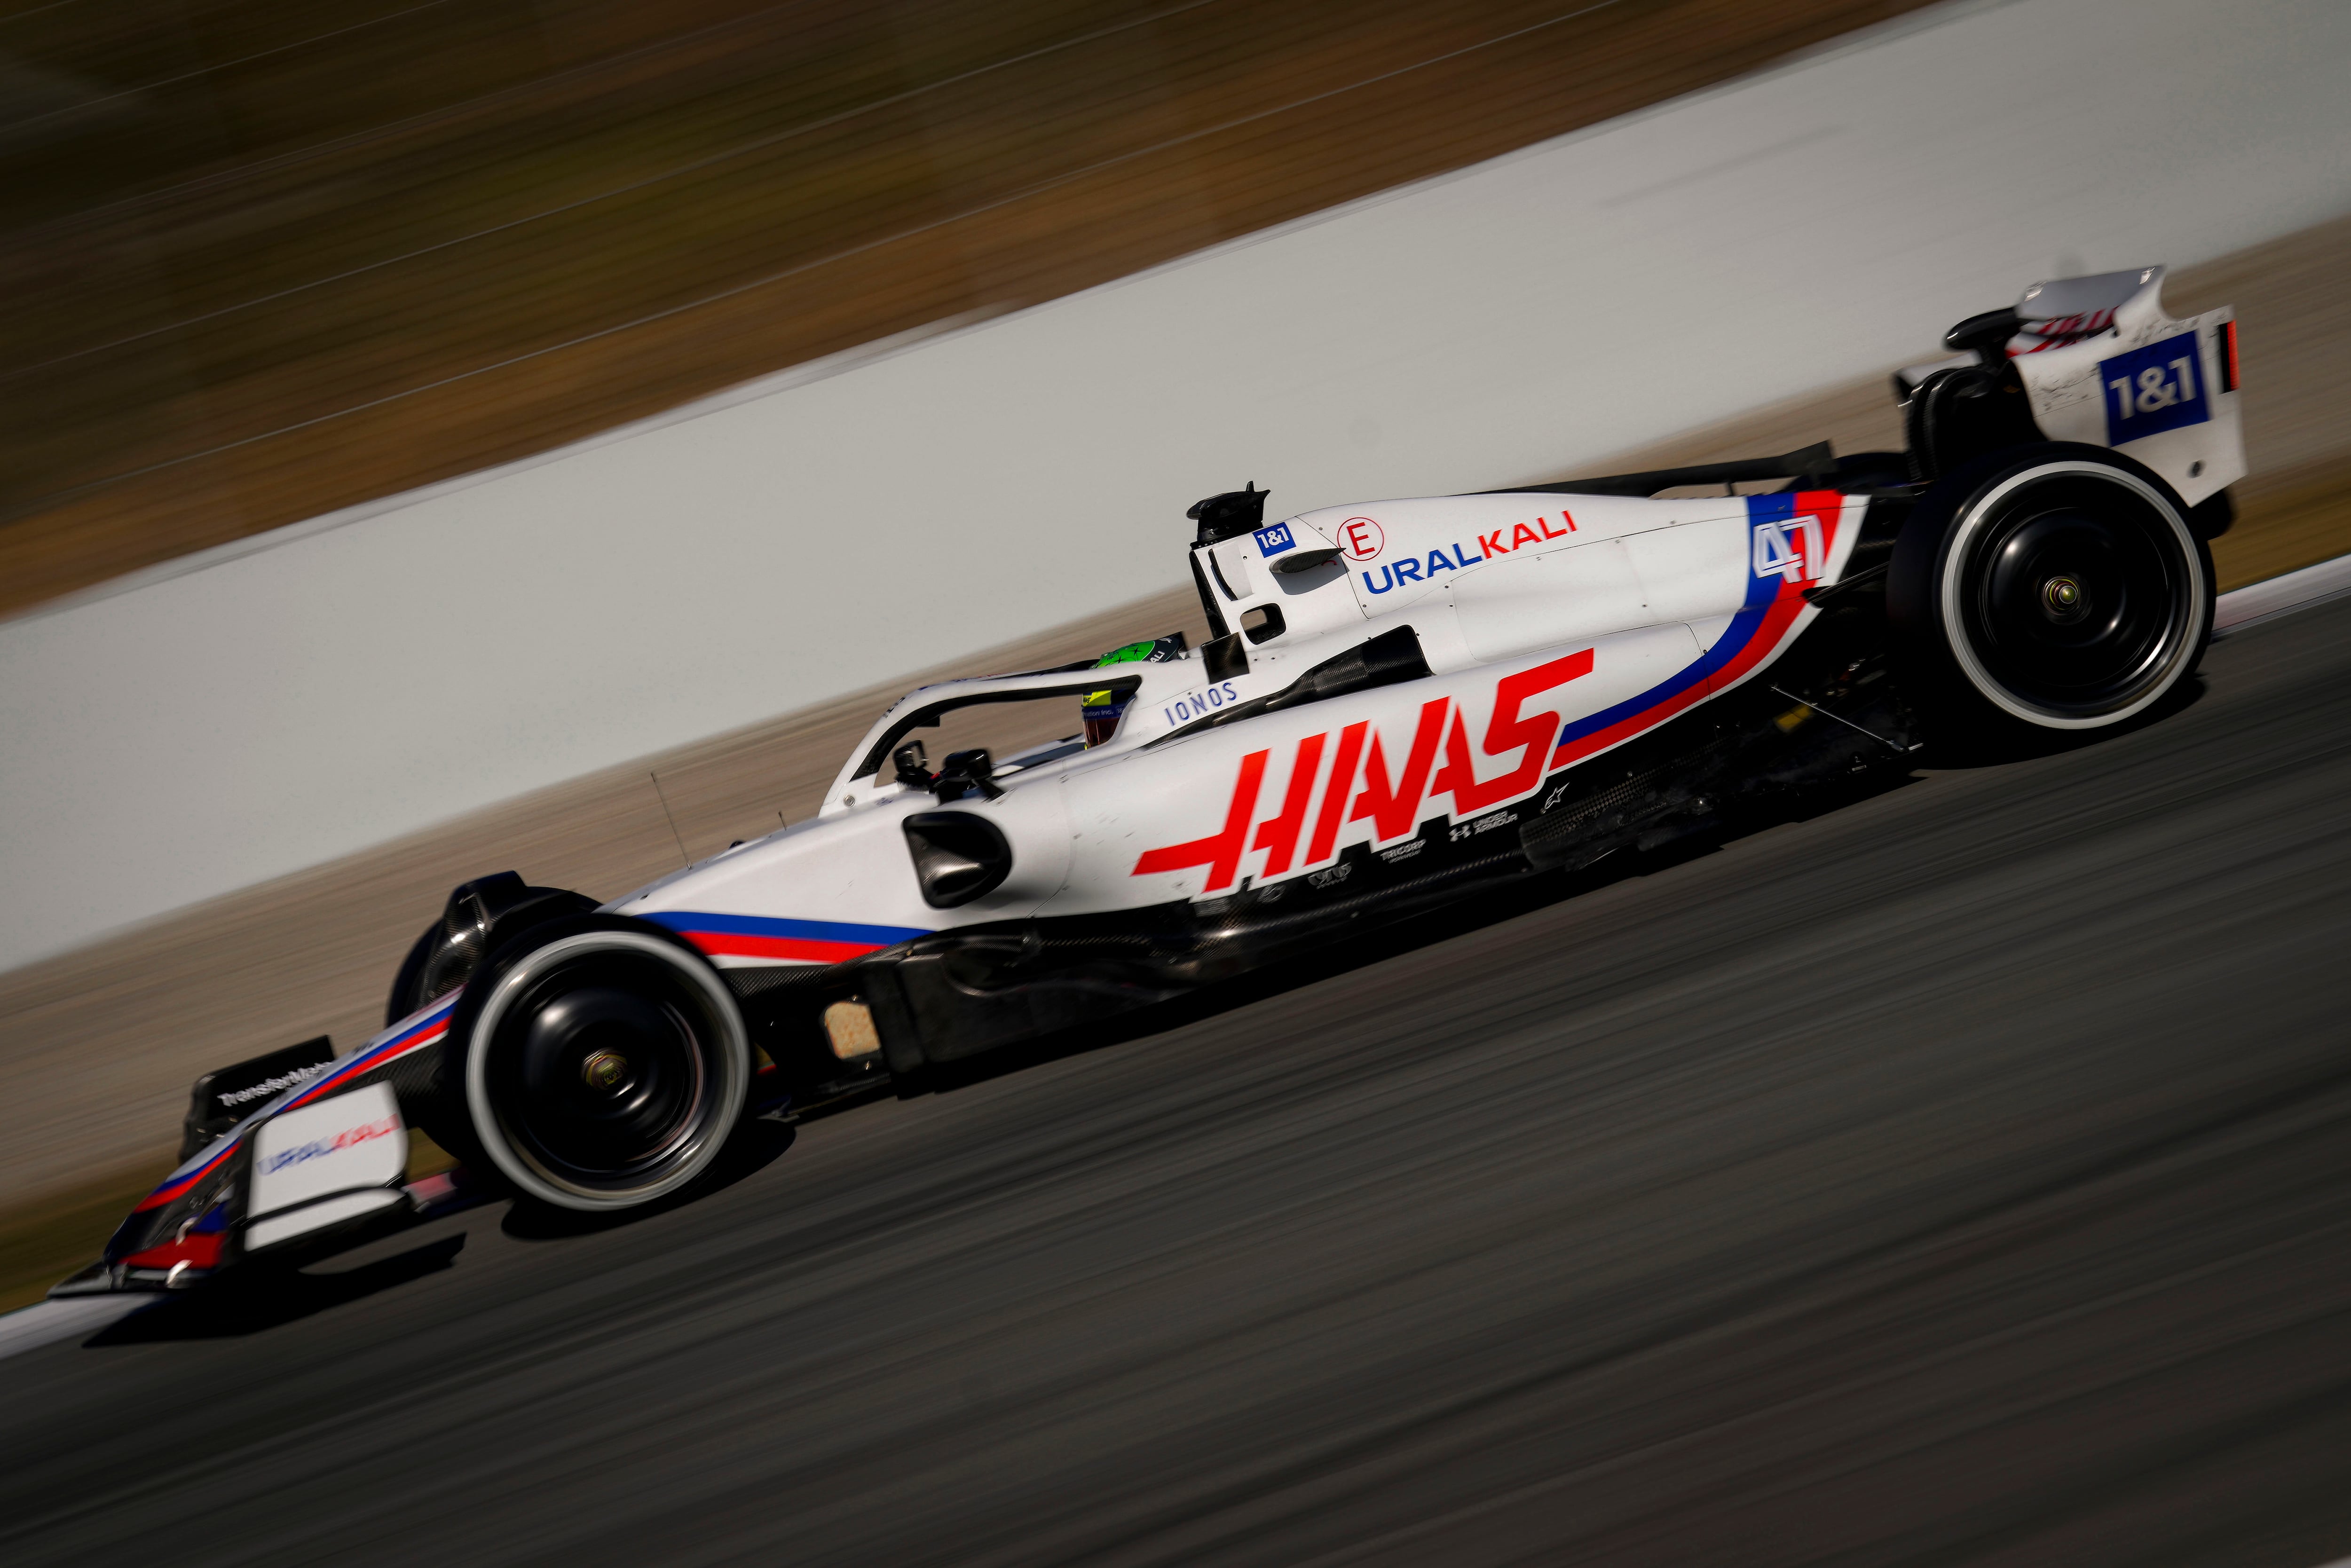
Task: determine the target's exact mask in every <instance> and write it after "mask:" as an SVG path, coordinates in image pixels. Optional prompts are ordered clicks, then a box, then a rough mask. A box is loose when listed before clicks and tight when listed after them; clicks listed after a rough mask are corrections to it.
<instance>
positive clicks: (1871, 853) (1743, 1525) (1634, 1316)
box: [0, 602, 2351, 1568]
mask: <svg viewBox="0 0 2351 1568" xmlns="http://www.w3.org/2000/svg"><path fill="white" fill-rule="evenodd" d="M2346 791H2351V605H2346V604H2344V603H2341V602H2336V603H2333V604H2328V605H2324V606H2321V607H2319V608H2316V609H2313V610H2309V611H2306V612H2302V613H2299V614H2296V615H2293V616H2290V617H2287V618H2285V619H2283V620H2279V621H2275V622H2267V623H2264V624H2261V625H2257V626H2254V627H2252V628H2250V629H2248V630H2246V631H2244V632H2241V633H2240V634H2238V635H2236V636H2234V637H2232V638H2231V639H2230V640H2229V641H2227V642H2224V643H2220V644H2218V645H2217V646H2216V647H2215V648H2214V649H2213V651H2212V653H2210V656H2209V658H2208V659H2207V661H2206V664H2205V666H2204V674H2203V675H2202V677H2201V679H2200V681H2199V689H2198V692H2197V694H2196V695H2195V699H2194V700H2192V701H2190V702H2189V703H2188V704H2187V705H2186V706H2184V707H2183V708H2182V709H2181V710H2180V711H2178V712H2176V713H2173V714H2171V715H2169V716H2165V717H2163V718H2161V719H2159V720H2158V721H2157V722H2154V723H2150V724H2147V725H2144V726H2142V727H2138V728H2137V729H2135V730H2133V731H2132V732H2130V733H2126V734H2121V735H2116V736H2113V737H2109V738H2106V739H2104V740H2101V741H2098V742H2095V743H2093V744H2087V745H2084V746H2081V747H2076V748H2074V749H2071V750H2065V751H2061V752H2057V753H2054V754H2051V755H2045V756H2042V757H2039V758H2032V759H2030V760H2025V761H2021V762H2011V763H2008V764H2004V765H2001V766H1990V767H1982V768H1969V769H1959V770H1950V771H1941V772H1934V773H1929V774H1927V775H1925V776H1923V777H1920V778H1918V779H1917V780H1916V781H1914V782H1911V783H1909V784H1907V785H1906V786H1904V787H1901V788H1897V789H1892V790H1890V791H1888V792H1886V793H1882V794H1879V795H1876V796H1875V797H1873V798H1870V799H1867V800H1860V801H1857V802H1855V803H1852V804H1849V805H1846V806H1844V807H1842V808H1841V809H1837V810H1826V811H1824V812H1823V813H1822V814H1821V815H1818V816H1816V817H1814V818H1813V819H1811V820H1809V821H1800V822H1794V823H1791V824H1787V825H1783V826H1782V827H1779V828H1775V829H1772V830H1771V831H1765V832H1761V833H1759V834H1756V835H1753V836H1751V837H1749V838H1746V839H1743V840H1740V841H1734V842H1731V843H1729V844H1728V845H1726V846H1724V847H1722V848H1720V849H1719V850H1718V851H1716V852H1706V853H1696V854H1692V855H1689V856H1687V858H1683V859H1680V860H1667V861H1657V862H1646V863H1644V864H1642V865H1640V866H1638V867H1628V868H1626V873H1625V874H1620V875H1618V876H1617V877H1616V879H1615V880H1613V881H1596V882H1593V883H1581V884H1569V883H1563V882H1555V883H1550V884H1548V885H1547V886H1546V887H1545V888H1544V889H1543V890H1542V894H1541V896H1538V897H1531V898H1530V899H1528V900H1525V901H1522V902H1521V903H1520V904H1516V905H1514V906H1510V907H1496V906H1489V907H1487V908H1484V909H1482V910H1479V911H1477V912H1474V913H1471V914H1468V915H1456V916H1453V917H1451V918H1450V919H1449V920H1448V921H1447V922H1442V923H1434V924H1432V923H1424V924H1422V925H1418V926H1416V927H1413V928H1410V929H1408V930H1405V931H1401V932H1397V933H1393V934H1391V935H1390V936H1385V937H1382V938H1380V939H1377V940H1366V941H1365V942H1364V943H1363V944H1361V945H1359V946H1356V947H1354V948H1353V949H1352V950H1349V951H1345V952H1343V953H1340V954H1338V955H1336V956H1334V957H1333V958H1332V960H1331V961H1330V962H1328V963H1326V964H1323V965H1322V966H1320V967H1316V968H1314V969H1312V970H1311V971H1301V972H1296V973H1292V974H1290V975H1287V976H1284V977H1280V978H1278V979H1276V980H1272V981H1270V982H1268V983H1266V984H1265V985H1262V986H1260V987H1259V988H1258V989H1257V990H1255V991H1253V992H1248V993H1240V992H1234V993H1227V994H1224V995H1222V996H1221V997H1219V998H1217V999H1216V1002H1215V1004H1214V1005H1212V1006H1208V1007H1204V1008H1200V1009H1196V1010H1195V1011H1194V1012H1193V1013H1191V1014H1190V1015H1188V1016H1186V1017H1183V1018H1178V1019H1163V1020H1161V1021H1162V1022H1163V1023H1164V1024H1165V1027H1164V1028H1162V1029H1161V1030H1159V1031H1158V1032H1155V1033H1143V1034H1140V1035H1137V1036H1136V1037H1134V1038H1130V1039H1125V1040H1113V1041H1109V1042H1106V1043H1104V1044H1102V1045H1101V1046H1099V1047H1098V1048H1096V1049H1093V1050H1091V1051H1085V1052H1083V1053H1081V1054H1077V1055H1074V1056H1071V1057H1067V1058H1065V1059H1063V1060H1060V1061H1052V1062H1049V1063H1044V1064H1040V1065H1035V1066H1031V1067H1029V1068H1027V1069H1025V1070H1022V1071H1014V1072H1011V1073H1009V1074H1008V1075H1006V1076H1003V1077H1000V1078H997V1079H994V1080H992V1081H989V1082H983V1083H980V1084H977V1085H976V1086H973V1087H969V1088H966V1089H963V1090H960V1091H957V1092H950V1093H946V1094H941V1095H936V1096H932V1097H928V1098H925V1099H920V1100H914V1101H909V1102H904V1103H900V1102H888V1103H880V1104H876V1105H872V1106H868V1107H865V1108H862V1109H860V1110H857V1111H853V1112H851V1113H846V1114H842V1115H840V1116H837V1117H833V1118H831V1119H827V1120H822V1121H817V1122H813V1123H810V1124H807V1125H805V1126H802V1127H799V1128H798V1129H794V1130H792V1132H791V1134H789V1135H787V1134H781V1133H779V1134H778V1135H777V1136H776V1137H774V1138H773V1139H771V1140H770V1141H769V1142H768V1145H766V1146H765V1147H763V1148H761V1149H759V1150H757V1151H755V1153H754V1155H753V1156H752V1157H749V1158H747V1159H746V1161H745V1162H744V1165H743V1167H742V1169H741V1171H740V1174H739V1177H738V1179H737V1180H736V1181H735V1182H734V1183H733V1185H731V1186H727V1187H726V1188H725V1189H724V1190H723V1191H720V1192H718V1193H716V1194H715V1195H714V1196H712V1197H708V1198H706V1199H705V1200H703V1201H701V1202H698V1203H695V1204H692V1205H690V1206H687V1207H681V1208H677V1209H674V1210H673V1211H670V1212H667V1213H663V1214H659V1215H656V1216H653V1217H651V1218H645V1219H643V1220H641V1221H639V1222H638V1223H635V1224H632V1225H627V1226H622V1227H619V1228H613V1229H611V1230H606V1231H602V1232H594V1233H585V1234H569V1235H554V1234H549V1233H547V1232H546V1231H545V1230H543V1229H538V1228H534V1227H533V1226H531V1225H529V1224H527V1223H519V1222H517V1220H516V1219H515V1218H513V1217H512V1216H510V1215H507V1213H506V1212H505V1211H504V1210H502V1209H496V1208H493V1209H485V1210H478V1211H475V1213H474V1214H472V1215H470V1216H465V1217H461V1218H456V1219H453V1220H449V1221H444V1222H442V1223H441V1225H439V1226H438V1227H437V1228H433V1229H428V1230H426V1231H423V1232H420V1233H413V1234H411V1235H409V1236H407V1237H404V1238H402V1239H397V1240H394V1241H391V1242H386V1243H380V1244H378V1246H377V1247H376V1248H375V1249H372V1250H371V1252H368V1253H361V1254H356V1255H353V1256H351V1257H350V1258H347V1259H345V1260H340V1262H338V1263H335V1264H333V1265H331V1266H329V1267H327V1268H325V1269H322V1270H319V1271H317V1272H314V1273H312V1274H310V1275H306V1276H301V1277H298V1278H294V1279H291V1280H286V1281H276V1282H273V1283H270V1284H268V1285H267V1286H266V1288H263V1289H259V1290H256V1291H251V1292H249V1293H243V1294H231V1293H226V1292H202V1293H198V1294H195V1295H192V1296H191V1297H189V1298H186V1299H183V1300H179V1301H172V1302H170V1303H167V1304H166V1305H164V1306H162V1307H161V1308H159V1309H157V1310H155V1311H153V1312H148V1313H145V1314H142V1315H141V1316H138V1317H134V1318H131V1319H129V1320H126V1321H125V1322H121V1323H120V1324H118V1325H117V1326H115V1327H114V1328H112V1329H110V1330H108V1331H105V1332H103V1333H99V1335H97V1336H96V1337H95V1338H94V1339H91V1340H89V1341H88V1342H87V1343H82V1342H66V1343H55V1344H51V1345H48V1346H47V1347H45V1348H40V1349H37V1350H33V1351H30V1352H28V1353H26V1354H23V1355H20V1356H17V1357H16V1358H15V1359H13V1360H10V1361H7V1362H6V1363H5V1364H0V1386H5V1389H6V1393H7V1397H6V1398H5V1401H0V1430H5V1450H0V1451H5V1454H6V1455H7V1457H8V1461H9V1462H8V1463H7V1464H6V1465H5V1466H0V1555H5V1559H6V1560H7V1561H8V1562H9V1563H12V1564H22V1565H26V1568H30V1565H32V1564H38V1563H85V1562H89V1561H117V1560H124V1559H127V1558H130V1557H132V1556H134V1555H139V1556H143V1555H150V1554H152V1552H154V1551H155V1550H156V1546H157V1543H158V1542H168V1543H169V1550H170V1554H171V1556H172V1559H173V1560H174V1561H175V1562H184V1563H227V1562H236V1563H312V1562H316V1561H318V1560H319V1559H321V1558H323V1557H326V1556H328V1555H329V1554H331V1555H332V1556H333V1557H334V1558H335V1559H336V1560H337V1561H338V1562H340V1563H373V1562H386V1563H390V1562H410V1561H414V1560H416V1559H417V1558H419V1557H421V1556H427V1555H429V1556H430V1557H431V1558H432V1559H433V1560H434V1561H436V1562H446V1563H475V1562H500V1563H603V1562H613V1563H638V1562H648V1561H659V1562H662V1563H726V1562H743V1561H759V1562H774V1561H778V1560H779V1559H780V1560H789V1561H791V1562H794V1563H858V1564H866V1563H893V1564H923V1563H957V1564H986V1563H1020V1564H1050V1563H1175V1562H1191V1561H1213V1562H1217V1563H1280V1564H1285V1565H1290V1564H1303V1563H1426V1562H1431V1561H1441V1562H1444V1563H1449V1564H1450V1563H1461V1564H1483V1563H1532V1562H1545V1563H1552V1562H1596V1561H1606V1562H1609V1563H1741V1564H1757V1565H1776V1564H1800V1563H1979V1562H1980V1563H2003V1564H2035V1563H2048V1564H2053V1565H2054V1564H2064V1565H2065V1568H2074V1565H2076V1564H2081V1563H2139V1564H2168V1563H2182V1564H2185V1563H2195V1564H2234V1563H2245V1564H2276V1565H2280V1568H2308V1565H2309V1564H2312V1563H2320V1562H2324V1561H2326V1560H2329V1559H2331V1558H2334V1557H2336V1556H2340V1555H2341V1554H2343V1552H2345V1551H2346V1549H2351V1488H2346V1486H2345V1484H2344V1479H2343V1456H2344V1454H2345V1453H2346V1451H2351V1332H2346V1331H2351V1321H2346V1318H2347V1315H2351V1249H2346V1245H2345V1243H2346V1239H2351V1166H2346V1162H2345V1160H2344V1158H2343V1149H2344V1146H2345V1140H2346V1134H2351V1065H2346V1060H2345V1057H2344V1050H2343V1042H2344V1023H2343V1020H2344V1018H2345V1015H2346V1004H2351V977H2346V971H2345V968H2344V966H2343V964H2342V961H2341V958H2342V954H2343V952H2344V950H2345V945H2346V940H2351V896H2346V873H2351V823H2347V822H2346V818H2345V815H2344V812H2343V810H2342V802H2343V800H2345V798H2346Z"/></svg>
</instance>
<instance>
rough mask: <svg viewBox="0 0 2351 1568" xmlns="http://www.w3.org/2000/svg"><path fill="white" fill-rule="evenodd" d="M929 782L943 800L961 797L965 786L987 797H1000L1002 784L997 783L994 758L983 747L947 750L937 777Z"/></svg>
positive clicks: (965, 788) (989, 798)
mask: <svg viewBox="0 0 2351 1568" xmlns="http://www.w3.org/2000/svg"><path fill="white" fill-rule="evenodd" d="M931 785H932V788H933V789H936V790H937V791H938V792H939V800H941V801H943V802H944V801H947V800H961V799H962V798H963V792H964V791H965V790H967V789H977V790H978V791H979V792H980V794H982V795H983V796H985V797H987V799H988V800H1000V799H1002V798H1003V795H1004V789H1003V787H1002V786H1001V785H999V784H998V783H997V782H996V762H995V759H994V758H990V757H989V756H988V755H987V747H984V746H983V747H974V748H973V749H971V750H969V751H950V752H948V753H947V759H946V762H944V763H942V764H941V765H940V767H939V776H938V777H937V778H936V779H933V780H932V781H931Z"/></svg>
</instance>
